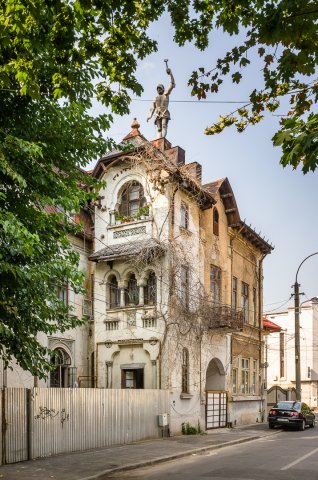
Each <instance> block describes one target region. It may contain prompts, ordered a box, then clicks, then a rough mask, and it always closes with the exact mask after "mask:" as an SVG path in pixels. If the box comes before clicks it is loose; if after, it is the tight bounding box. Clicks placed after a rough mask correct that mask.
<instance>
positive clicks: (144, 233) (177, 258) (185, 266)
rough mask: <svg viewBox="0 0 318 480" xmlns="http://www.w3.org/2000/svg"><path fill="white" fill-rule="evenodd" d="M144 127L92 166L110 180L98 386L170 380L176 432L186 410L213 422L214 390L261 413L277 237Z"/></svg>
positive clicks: (188, 417)
mask: <svg viewBox="0 0 318 480" xmlns="http://www.w3.org/2000/svg"><path fill="white" fill-rule="evenodd" d="M138 128H139V125H138V124H137V122H134V123H133V124H132V131H131V132H130V134H128V135H127V136H126V137H125V139H124V140H125V142H127V143H129V144H130V149H128V150H126V151H125V152H121V151H115V152H111V153H109V154H107V155H106V156H105V157H104V158H102V159H101V160H100V161H99V162H98V163H97V165H96V167H95V169H94V171H93V172H92V175H94V176H95V177H96V178H98V179H99V180H104V181H105V185H106V186H105V188H104V189H103V190H102V191H101V192H100V198H102V201H101V202H100V204H99V205H98V206H96V207H95V246H94V253H93V254H92V255H91V256H90V260H91V261H92V262H94V263H95V264H96V266H95V288H94V328H93V338H94V341H93V344H94V345H95V353H94V365H95V367H94V368H95V371H94V372H95V376H96V379H97V380H96V381H97V386H98V387H102V388H165V389H169V390H170V392H171V407H172V411H171V422H170V427H171V431H172V433H176V432H178V431H180V429H181V424H182V423H183V422H190V423H191V424H192V425H195V426H196V425H197V424H198V422H199V423H200V425H201V427H205V426H207V425H208V426H210V427H213V426H217V425H216V422H217V421H219V420H220V417H219V418H218V419H214V418H213V414H210V413H208V416H207V415H206V414H207V411H208V412H211V408H212V407H211V405H207V403H209V402H210V400H209V398H210V397H209V396H207V393H206V392H207V391H210V392H226V394H227V405H226V407H227V417H226V422H227V423H235V424H242V423H250V422H255V421H260V420H261V417H262V411H263V409H264V408H265V407H264V405H265V404H264V398H263V381H262V374H263V370H262V354H263V350H262V338H261V329H262V324H261V311H262V278H263V273H262V262H263V259H264V257H265V256H266V254H268V253H270V251H271V249H272V247H271V246H270V245H269V244H268V243H267V242H266V241H264V240H263V239H262V238H261V237H260V236H259V235H257V234H256V233H255V231H254V230H252V229H251V228H250V227H248V226H247V225H246V224H245V223H244V222H242V221H241V219H240V216H239V212H238V208H237V205H236V201H235V197H234V194H233V192H232V189H231V186H230V183H229V181H228V180H227V179H226V178H225V179H221V180H219V181H216V182H213V183H209V184H207V185H202V181H201V166H200V165H199V164H198V163H191V164H186V163H185V152H184V150H182V148H180V147H172V146H171V144H170V143H169V142H168V140H166V139H164V138H162V139H158V140H155V141H153V142H148V141H147V140H146V139H145V138H144V137H143V136H142V135H141V134H140V132H139V130H138ZM129 202H131V206H129ZM135 204H136V205H137V206H136V205H135ZM130 207H131V210H132V211H131V212H129V208H130ZM138 209H139V210H138ZM145 211H146V216H144V215H141V213H144V212H145ZM140 212H141V213H140ZM153 283H154V284H155V287H154V288H155V294H154V295H153V296H152V297H151V298H150V297H149V291H150V288H153ZM149 298H150V300H149ZM211 398H212V397H211ZM215 401H216V400H215V398H213V399H212V402H214V403H215ZM217 401H219V400H217ZM213 409H214V410H216V409H217V407H216V406H215V405H214V407H213ZM213 409H212V410H213Z"/></svg>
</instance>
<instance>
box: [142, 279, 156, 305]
mask: <svg viewBox="0 0 318 480" xmlns="http://www.w3.org/2000/svg"><path fill="white" fill-rule="evenodd" d="M156 301H157V279H156V274H155V272H150V273H149V276H148V279H147V284H146V285H145V288H144V302H145V305H155V304H156Z"/></svg>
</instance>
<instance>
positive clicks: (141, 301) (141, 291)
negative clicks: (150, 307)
mask: <svg viewBox="0 0 318 480" xmlns="http://www.w3.org/2000/svg"><path fill="white" fill-rule="evenodd" d="M138 286H139V305H144V303H145V295H144V293H145V292H144V286H145V285H144V284H143V283H142V284H140V285H138Z"/></svg>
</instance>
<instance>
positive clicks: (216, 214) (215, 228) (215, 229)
mask: <svg viewBox="0 0 318 480" xmlns="http://www.w3.org/2000/svg"><path fill="white" fill-rule="evenodd" d="M213 233H214V235H217V236H219V212H218V211H217V209H216V208H214V209H213Z"/></svg>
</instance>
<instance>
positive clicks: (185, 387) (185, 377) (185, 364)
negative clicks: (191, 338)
mask: <svg viewBox="0 0 318 480" xmlns="http://www.w3.org/2000/svg"><path fill="white" fill-rule="evenodd" d="M181 393H189V351H188V349H187V348H184V349H183V350H182V380H181Z"/></svg>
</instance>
